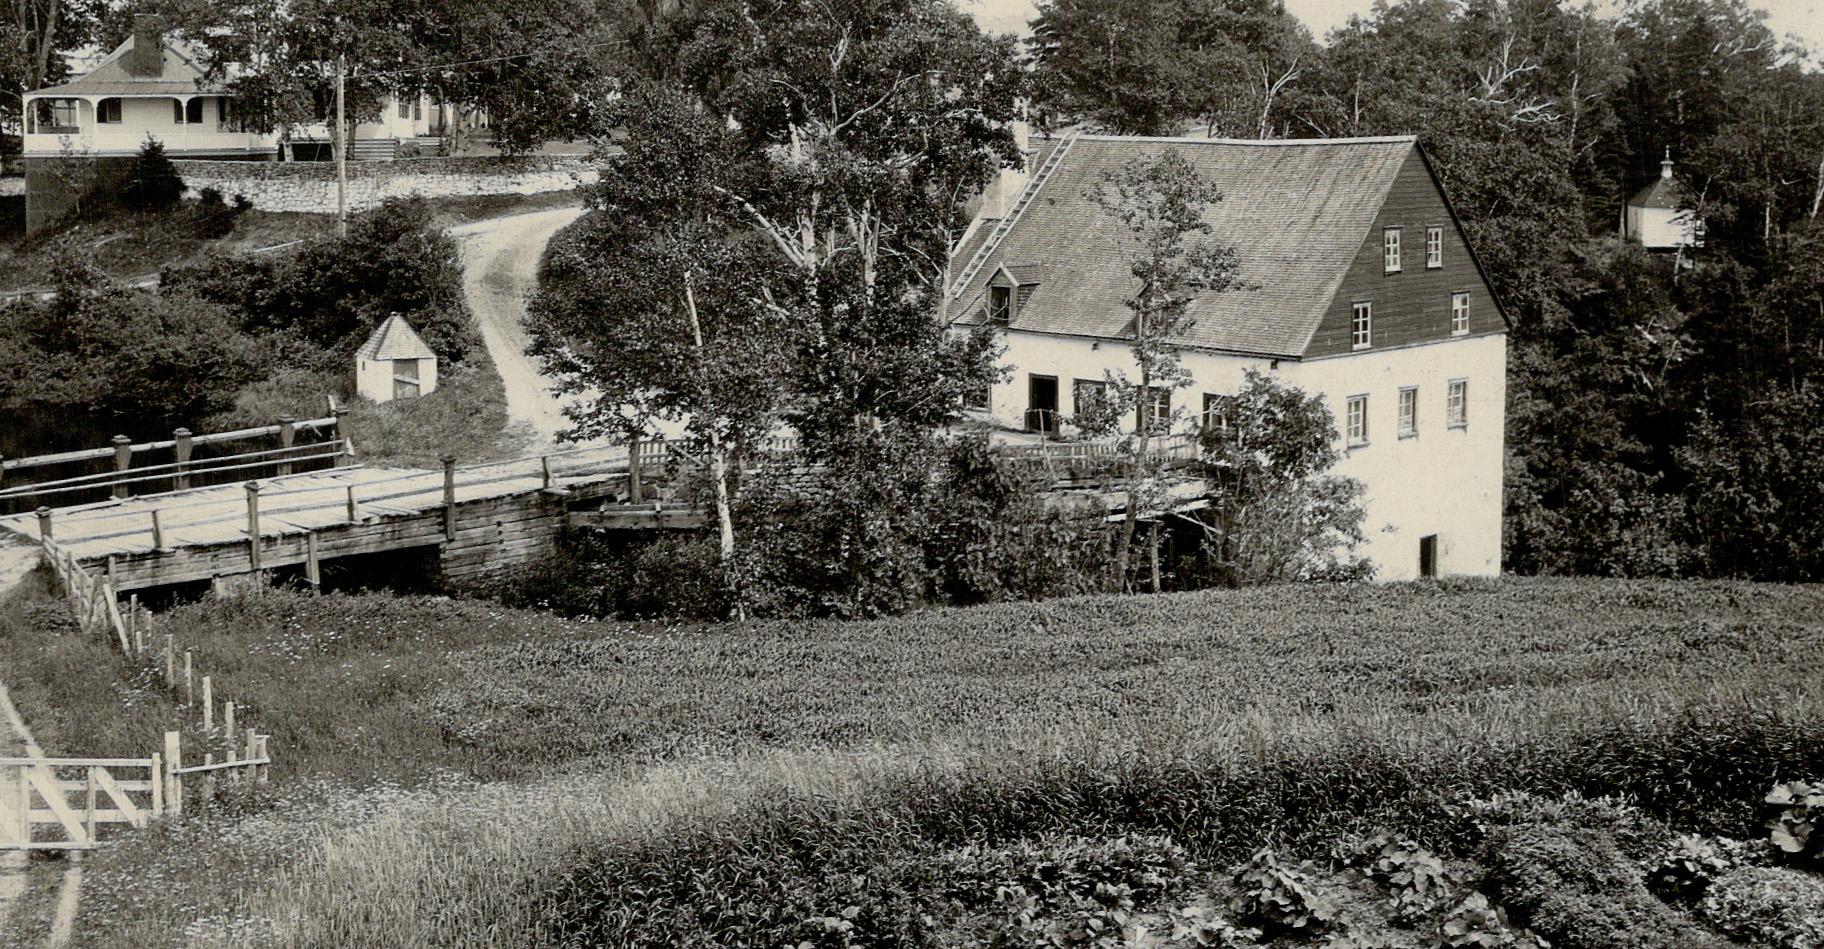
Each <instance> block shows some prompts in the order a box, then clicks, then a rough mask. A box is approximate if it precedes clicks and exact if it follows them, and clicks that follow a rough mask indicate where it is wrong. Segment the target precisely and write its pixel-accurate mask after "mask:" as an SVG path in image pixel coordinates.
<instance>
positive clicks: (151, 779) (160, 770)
mask: <svg viewBox="0 0 1824 949" xmlns="http://www.w3.org/2000/svg"><path fill="white" fill-rule="evenodd" d="M146 780H147V783H149V784H151V785H152V813H151V815H150V816H152V817H157V816H159V815H161V814H163V813H164V812H165V761H164V758H163V757H161V756H160V755H159V753H158V752H156V751H154V752H152V767H151V769H150V771H149V772H148V773H147V775H146Z"/></svg>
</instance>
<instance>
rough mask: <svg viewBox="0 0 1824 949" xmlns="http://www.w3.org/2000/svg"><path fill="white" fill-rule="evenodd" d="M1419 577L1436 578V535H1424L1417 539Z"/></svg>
mask: <svg viewBox="0 0 1824 949" xmlns="http://www.w3.org/2000/svg"><path fill="white" fill-rule="evenodd" d="M1419 576H1421V577H1425V578H1426V579H1430V580H1436V579H1437V578H1438V535H1436V534H1426V535H1425V536H1424V537H1421V538H1419Z"/></svg>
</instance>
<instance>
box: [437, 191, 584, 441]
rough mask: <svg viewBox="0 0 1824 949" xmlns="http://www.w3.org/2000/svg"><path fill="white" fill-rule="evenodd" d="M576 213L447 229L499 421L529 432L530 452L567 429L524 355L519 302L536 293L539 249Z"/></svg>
mask: <svg viewBox="0 0 1824 949" xmlns="http://www.w3.org/2000/svg"><path fill="white" fill-rule="evenodd" d="M582 213H583V209H582V208H580V207H577V208H557V209H555V210H551V211H535V212H533V213H530V214H515V215H511V216H509V217H499V218H491V219H489V220H485V221H476V222H474V223H472V224H463V225H459V226H457V227H453V228H450V233H451V234H452V235H454V236H455V237H456V238H457V239H458V240H460V241H461V242H462V264H463V276H462V286H463V292H464V293H465V294H466V295H467V296H468V300H469V309H470V310H472V311H473V312H474V313H475V320H476V322H477V323H479V324H480V328H481V336H482V339H483V340H485V341H486V342H487V345H488V354H489V355H491V356H493V357H494V365H495V366H496V367H498V368H499V370H500V378H501V380H502V381H503V382H505V383H506V388H507V415H508V416H509V417H510V418H511V419H512V420H513V421H514V422H523V423H525V424H527V425H530V426H531V428H532V430H533V431H534V432H535V433H536V434H537V442H538V444H537V445H536V446H534V447H535V448H539V447H552V446H554V445H555V444H556V436H557V433H558V432H559V431H562V430H563V429H565V428H567V427H569V423H568V422H567V421H566V420H565V419H564V414H563V404H562V403H561V402H560V401H559V400H558V399H557V397H556V396H554V395H552V394H551V380H549V379H547V378H546V377H544V376H543V375H541V374H540V373H539V371H538V364H537V363H536V362H534V361H533V360H532V357H530V356H528V355H526V331H525V326H524V322H523V321H524V320H525V316H526V295H527V294H528V293H530V292H531V291H532V290H533V288H535V287H537V286H538V264H539V259H540V258H541V257H542V256H543V255H544V251H545V244H546V243H548V242H549V241H550V240H551V236H552V235H554V234H556V233H557V232H558V231H559V230H561V229H562V228H563V227H564V226H565V225H567V224H569V223H570V222H571V221H574V220H576V219H577V218H578V217H581V216H582Z"/></svg>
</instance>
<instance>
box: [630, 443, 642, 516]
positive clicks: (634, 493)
mask: <svg viewBox="0 0 1824 949" xmlns="http://www.w3.org/2000/svg"><path fill="white" fill-rule="evenodd" d="M627 493H628V494H629V495H631V497H630V498H629V499H628V500H630V501H632V502H633V503H635V504H638V503H640V500H641V496H640V440H639V439H638V438H635V439H633V440H632V441H630V442H628V443H627Z"/></svg>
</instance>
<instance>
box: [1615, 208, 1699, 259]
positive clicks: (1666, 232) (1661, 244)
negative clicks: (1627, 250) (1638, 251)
mask: <svg viewBox="0 0 1824 949" xmlns="http://www.w3.org/2000/svg"><path fill="white" fill-rule="evenodd" d="M1627 214H1628V236H1629V237H1631V238H1633V239H1635V240H1637V241H1639V242H1640V243H1641V246H1643V247H1651V248H1655V249H1660V250H1670V249H1672V248H1675V247H1679V246H1681V245H1684V244H1689V243H1691V242H1692V234H1691V221H1692V219H1691V212H1690V211H1687V210H1677V209H1674V208H1637V207H1629V208H1628V212H1627Z"/></svg>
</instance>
